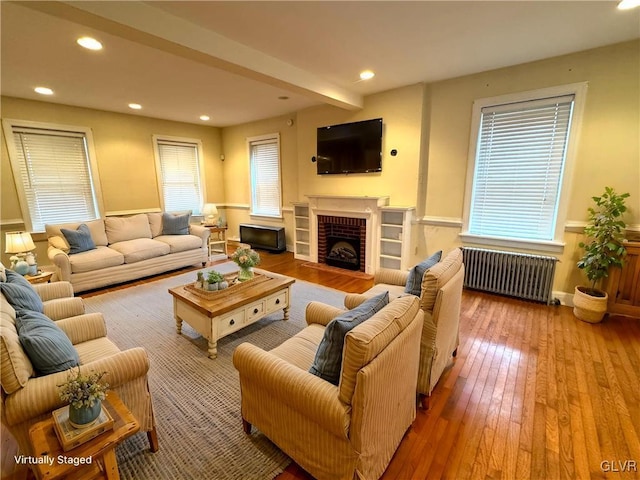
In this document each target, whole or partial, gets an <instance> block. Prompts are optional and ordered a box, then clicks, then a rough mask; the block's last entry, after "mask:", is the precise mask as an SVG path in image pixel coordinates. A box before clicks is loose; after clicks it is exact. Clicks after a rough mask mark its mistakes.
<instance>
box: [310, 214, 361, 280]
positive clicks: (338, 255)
mask: <svg viewBox="0 0 640 480" xmlns="http://www.w3.org/2000/svg"><path fill="white" fill-rule="evenodd" d="M366 242H367V222H366V220H365V219H364V218H351V217H334V216H329V215H318V262H320V263H326V264H327V265H332V266H335V267H340V268H345V269H348V270H359V271H362V272H364V271H365V268H364V266H365V258H366V257H365V256H366V248H365V246H366ZM353 256H355V258H352V257H353Z"/></svg>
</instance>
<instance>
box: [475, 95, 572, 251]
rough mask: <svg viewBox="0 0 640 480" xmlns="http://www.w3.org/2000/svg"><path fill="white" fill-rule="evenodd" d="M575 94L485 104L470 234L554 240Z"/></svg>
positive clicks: (477, 153)
mask: <svg viewBox="0 0 640 480" xmlns="http://www.w3.org/2000/svg"><path fill="white" fill-rule="evenodd" d="M573 103H574V96H573V95H567V96H561V97H554V98H545V99H539V100H534V101H526V102H517V103H510V104H506V105H498V106H490V107H484V108H482V110H481V121H480V131H479V135H478V144H477V149H476V159H475V172H474V178H473V189H472V197H471V210H470V216H469V233H471V234H475V235H481V236H490V237H498V238H513V239H521V240H543V241H550V240H553V238H554V233H555V223H556V218H557V214H558V204H559V198H560V188H561V185H562V176H563V170H564V164H565V158H566V151H567V144H568V138H569V130H570V125H571V118H572V111H573Z"/></svg>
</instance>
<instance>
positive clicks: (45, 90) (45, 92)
mask: <svg viewBox="0 0 640 480" xmlns="http://www.w3.org/2000/svg"><path fill="white" fill-rule="evenodd" d="M34 90H35V91H36V93H39V94H40V95H53V90H51V89H50V88H47V87H36V88H34Z"/></svg>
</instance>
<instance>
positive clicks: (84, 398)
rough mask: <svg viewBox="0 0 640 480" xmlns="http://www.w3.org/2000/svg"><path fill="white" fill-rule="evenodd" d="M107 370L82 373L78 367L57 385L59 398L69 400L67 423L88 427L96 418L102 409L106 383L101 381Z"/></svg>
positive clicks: (106, 388) (107, 386) (106, 387)
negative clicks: (75, 372)
mask: <svg viewBox="0 0 640 480" xmlns="http://www.w3.org/2000/svg"><path fill="white" fill-rule="evenodd" d="M106 374H107V372H93V373H91V374H89V375H83V374H82V373H81V372H80V367H78V372H77V374H76V375H75V376H74V375H73V372H71V373H70V374H69V376H68V377H67V381H66V382H64V383H62V384H60V385H58V389H59V390H58V394H59V395H60V399H61V400H62V401H65V402H69V423H71V425H73V426H74V427H76V428H83V427H88V426H89V425H91V424H92V423H93V421H94V420H95V419H96V418H98V416H99V415H100V412H101V411H102V400H104V399H105V396H106V393H107V390H108V388H109V384H108V383H104V382H102V383H101V381H102V377H104V376H105V375H106Z"/></svg>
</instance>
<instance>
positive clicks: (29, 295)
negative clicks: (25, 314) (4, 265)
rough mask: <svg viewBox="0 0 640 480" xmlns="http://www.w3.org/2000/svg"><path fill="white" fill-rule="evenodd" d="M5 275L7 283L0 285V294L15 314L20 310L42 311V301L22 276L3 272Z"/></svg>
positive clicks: (11, 272)
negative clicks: (0, 293)
mask: <svg viewBox="0 0 640 480" xmlns="http://www.w3.org/2000/svg"><path fill="white" fill-rule="evenodd" d="M5 274H6V276H7V281H6V282H1V283H0V292H2V294H3V295H4V296H5V298H6V299H7V301H8V302H9V304H10V305H11V306H12V307H13V308H14V309H15V310H16V311H17V312H19V311H20V310H34V311H36V312H43V311H44V305H43V304H42V299H41V298H40V296H39V295H38V294H37V293H36V291H35V290H34V289H33V287H32V286H31V284H30V283H29V282H28V281H27V280H26V279H25V278H24V277H23V276H22V275H20V274H19V273H16V272H14V271H13V270H5Z"/></svg>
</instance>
